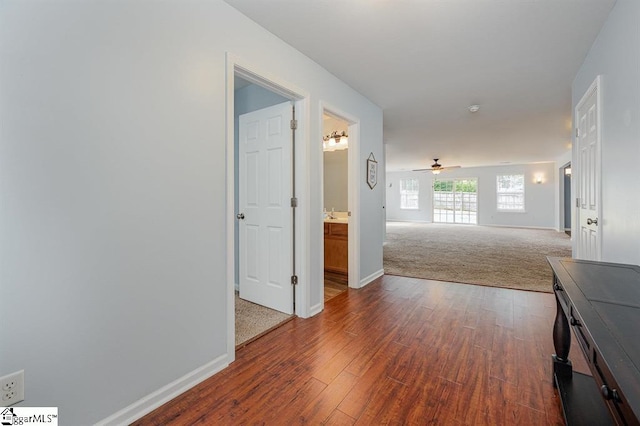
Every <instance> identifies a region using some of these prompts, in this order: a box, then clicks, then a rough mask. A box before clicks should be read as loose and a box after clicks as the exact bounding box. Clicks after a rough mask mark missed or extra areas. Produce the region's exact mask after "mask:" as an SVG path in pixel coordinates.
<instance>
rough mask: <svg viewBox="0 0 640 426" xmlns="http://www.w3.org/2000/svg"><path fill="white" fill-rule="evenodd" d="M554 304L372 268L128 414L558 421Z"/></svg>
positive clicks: (202, 418)
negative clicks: (185, 387)
mask: <svg viewBox="0 0 640 426" xmlns="http://www.w3.org/2000/svg"><path fill="white" fill-rule="evenodd" d="M550 285H551V284H550ZM555 311H556V307H555V299H554V296H553V295H552V294H546V293H535V292H526V291H519V290H509V289H502V288H492V287H481V286H474V285H466V284H453V283H444V282H438V281H427V280H419V279H412V278H404V277H396V276H383V277H382V278H380V279H378V280H376V281H375V282H373V283H371V284H369V285H368V286H367V287H365V288H364V289H361V290H352V289H350V290H349V291H348V292H344V293H342V294H340V295H338V296H336V297H334V298H332V299H331V300H329V301H328V302H327V303H326V305H325V311H324V312H322V313H321V314H318V315H317V316H315V317H313V318H309V319H301V318H295V319H293V320H292V321H289V322H288V323H286V324H284V325H283V326H282V327H280V328H278V329H276V330H274V331H273V332H271V333H269V334H268V335H266V336H263V337H261V338H260V339H258V340H256V341H254V342H253V343H251V344H249V345H248V346H246V347H243V348H242V349H240V350H239V351H238V352H237V360H236V361H235V362H234V363H232V364H231V365H230V366H229V367H228V368H227V369H225V370H223V371H222V372H220V373H218V374H217V375H215V376H213V377H211V378H210V379H208V380H206V381H204V382H202V383H201V384H200V385H198V386H196V387H195V388H193V389H191V390H189V391H187V392H186V393H184V394H182V395H181V396H179V397H177V398H175V399H174V400H172V401H170V402H169V403H167V404H165V405H163V406H162V407H160V408H159V409H157V410H155V411H153V412H152V413H150V414H149V415H147V416H146V417H144V418H142V419H141V420H139V421H137V422H136V423H134V424H136V425H194V424H202V425H236V424H269V425H291V424H331V425H352V424H358V425H374V424H415V425H426V424H434V425H561V424H564V422H563V419H562V411H561V408H560V406H559V402H558V397H557V394H556V391H555V390H554V388H553V385H552V380H551V354H552V353H553V352H554V351H553V342H552V337H551V334H552V333H551V330H552V327H553V320H554V317H555ZM576 347H577V345H575V344H574V345H573V347H572V352H571V355H570V356H571V357H572V360H573V362H574V367H575V369H576V370H578V371H582V372H587V371H588V370H587V368H586V364H585V363H584V359H583V358H582V355H581V353H580V351H579V350H577V349H575V348H576Z"/></svg>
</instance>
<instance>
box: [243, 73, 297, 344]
mask: <svg viewBox="0 0 640 426" xmlns="http://www.w3.org/2000/svg"><path fill="white" fill-rule="evenodd" d="M292 111H293V103H292V102H291V101H290V100H289V99H287V98H285V97H284V96H282V95H280V94H277V93H274V92H273V91H270V90H269V89H267V88H264V87H262V86H260V85H258V84H255V83H253V82H251V81H248V80H246V79H244V78H242V77H241V76H239V75H234V130H235V133H234V165H235V167H234V174H235V176H234V187H235V188H236V191H235V193H234V212H235V215H236V219H237V220H236V222H235V224H234V241H235V244H234V246H235V252H234V283H235V298H234V305H235V310H234V312H235V344H236V347H237V346H239V345H245V344H247V343H248V342H251V341H252V340H255V339H256V338H257V337H259V336H262V335H263V334H265V333H266V332H268V331H269V330H271V329H272V328H274V327H277V326H278V325H280V324H281V323H282V322H284V321H286V320H288V319H289V318H290V317H291V315H292V314H293V309H294V306H293V286H292V285H291V283H290V281H289V279H290V276H291V271H292V259H293V239H292V232H293V230H292V226H291V225H292V209H291V206H290V204H289V203H290V202H289V199H290V198H291V196H292V194H291V188H292V182H291V180H292V177H293V173H292V167H293V162H292V134H291V130H290V126H289V122H290V121H291V120H292V119H293V112H292Z"/></svg>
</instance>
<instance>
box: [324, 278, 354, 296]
mask: <svg viewBox="0 0 640 426" xmlns="http://www.w3.org/2000/svg"><path fill="white" fill-rule="evenodd" d="M348 289H349V277H348V276H347V275H343V274H336V273H333V272H329V271H324V301H325V303H326V302H327V300H330V299H333V298H334V297H336V296H337V295H339V294H340V293H342V292H345V291H347V290H348Z"/></svg>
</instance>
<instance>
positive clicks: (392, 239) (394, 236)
mask: <svg viewBox="0 0 640 426" xmlns="http://www.w3.org/2000/svg"><path fill="white" fill-rule="evenodd" d="M546 256H559V257H571V240H570V238H569V236H567V235H566V234H565V233H563V232H556V231H553V230H539V229H524V228H499V227H489V226H472V225H448V224H432V223H428V224H424V223H406V222H387V241H386V242H385V245H384V272H385V273H386V274H391V275H402V276H406V277H416V278H426V279H432V280H439V281H451V282H459V283H468V284H481V285H488V286H493V287H508V288H515V289H520V290H533V291H544V292H548V293H550V292H551V279H552V274H551V268H550V267H549V265H548V264H547V260H546Z"/></svg>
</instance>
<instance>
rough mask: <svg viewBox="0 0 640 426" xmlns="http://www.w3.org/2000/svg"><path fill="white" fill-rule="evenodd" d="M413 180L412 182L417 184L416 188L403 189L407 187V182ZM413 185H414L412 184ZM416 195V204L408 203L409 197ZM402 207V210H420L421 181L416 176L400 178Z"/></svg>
mask: <svg viewBox="0 0 640 426" xmlns="http://www.w3.org/2000/svg"><path fill="white" fill-rule="evenodd" d="M408 181H411V182H412V184H414V185H415V189H412V190H407V189H403V188H404V187H405V182H408ZM412 186H413V185H412ZM409 196H411V197H414V196H415V206H413V205H408V203H407V202H408V201H409V200H408V199H407V198H408V197H409ZM400 209H401V210H419V209H420V181H419V180H418V179H416V178H405V179H400Z"/></svg>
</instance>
